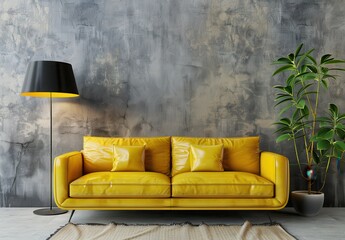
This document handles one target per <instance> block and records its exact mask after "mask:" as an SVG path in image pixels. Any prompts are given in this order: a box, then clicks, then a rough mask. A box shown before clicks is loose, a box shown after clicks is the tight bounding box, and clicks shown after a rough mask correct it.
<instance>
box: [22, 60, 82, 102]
mask: <svg viewBox="0 0 345 240" xmlns="http://www.w3.org/2000/svg"><path fill="white" fill-rule="evenodd" d="M21 95H22V96H30V97H47V98H49V97H53V98H69V97H78V96H79V93H78V89H77V85H76V82H75V78H74V74H73V69H72V65H71V64H69V63H64V62H56V61H34V62H31V63H30V64H29V66H28V69H27V71H26V76H25V80H24V85H23V89H22V93H21Z"/></svg>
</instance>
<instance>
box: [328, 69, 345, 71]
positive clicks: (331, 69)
mask: <svg viewBox="0 0 345 240" xmlns="http://www.w3.org/2000/svg"><path fill="white" fill-rule="evenodd" d="M328 70H335V71H345V68H329V69H328Z"/></svg>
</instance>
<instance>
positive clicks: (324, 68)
mask: <svg viewBox="0 0 345 240" xmlns="http://www.w3.org/2000/svg"><path fill="white" fill-rule="evenodd" d="M328 70H329V69H328V68H326V67H321V72H322V73H324V74H327V73H328Z"/></svg>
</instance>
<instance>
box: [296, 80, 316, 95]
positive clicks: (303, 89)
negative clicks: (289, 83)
mask: <svg viewBox="0 0 345 240" xmlns="http://www.w3.org/2000/svg"><path fill="white" fill-rule="evenodd" d="M312 85H313V84H312V83H309V84H307V85H305V86H303V87H301V89H300V90H299V91H298V92H297V96H299V95H300V94H301V93H302V92H303V91H305V90H306V89H307V88H309V87H310V86H312Z"/></svg>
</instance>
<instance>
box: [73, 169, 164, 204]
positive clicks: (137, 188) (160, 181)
mask: <svg viewBox="0 0 345 240" xmlns="http://www.w3.org/2000/svg"><path fill="white" fill-rule="evenodd" d="M70 196H71V197H72V198H74V197H77V198H96V197H99V198H145V197H151V198H168V197H170V178H169V177H168V176H166V175H164V174H162V173H155V172H94V173H89V174H86V175H84V176H82V177H80V178H78V179H76V180H75V181H73V182H72V183H71V184H70Z"/></svg>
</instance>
